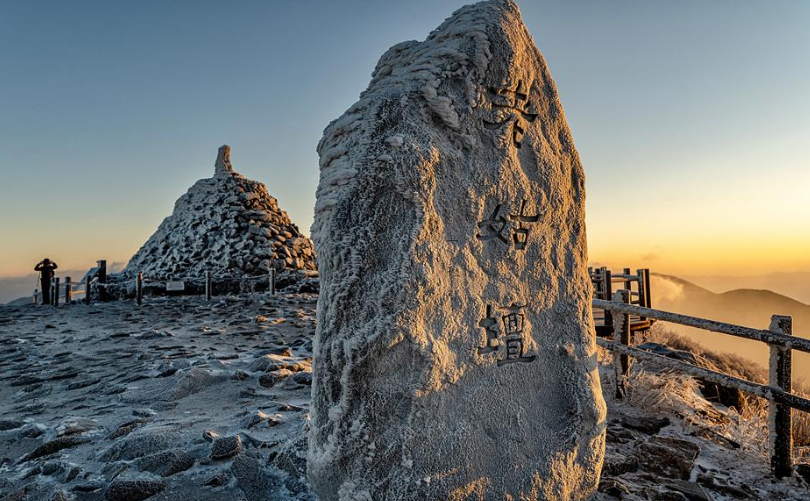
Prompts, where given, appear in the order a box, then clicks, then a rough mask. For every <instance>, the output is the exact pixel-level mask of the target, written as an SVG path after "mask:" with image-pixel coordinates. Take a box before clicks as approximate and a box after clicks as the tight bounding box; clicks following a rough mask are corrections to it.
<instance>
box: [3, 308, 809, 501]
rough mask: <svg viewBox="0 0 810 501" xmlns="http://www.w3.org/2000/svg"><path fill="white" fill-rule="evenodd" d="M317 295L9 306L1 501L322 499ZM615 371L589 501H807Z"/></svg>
mask: <svg viewBox="0 0 810 501" xmlns="http://www.w3.org/2000/svg"><path fill="white" fill-rule="evenodd" d="M316 299H317V296H316V295H314V294H278V295H276V296H272V295H270V294H245V295H240V296H225V297H217V298H215V300H214V301H211V302H206V301H204V300H202V299H201V298H199V297H159V298H153V297H148V298H146V300H145V302H144V304H143V306H142V307H140V308H138V307H136V306H135V305H134V303H133V302H132V301H118V302H110V303H98V304H94V305H91V306H89V307H88V306H85V305H81V304H75V305H68V306H61V307H59V308H53V307H37V306H33V305H29V306H25V307H7V308H0V501H12V500H13V501H56V500H71V501H109V500H113V501H114V500H122V501H134V500H142V499H148V500H149V501H221V500H230V501H289V500H315V499H316V497H315V495H314V494H313V493H312V491H311V488H310V485H309V482H308V480H307V479H306V455H307V434H308V432H309V422H310V417H309V414H310V384H311V382H312V372H311V367H312V365H311V357H312V339H313V334H314V330H315V324H316V320H315V302H316ZM604 355H605V353H602V352H600V357H603V356H604ZM613 370H614V369H613V365H612V363H611V362H610V360H604V359H603V360H601V363H600V372H601V374H602V384H603V385H604V386H605V391H604V393H605V395H606V397H607V398H608V418H607V451H606V457H605V462H604V465H603V468H602V477H601V482H600V484H599V490H598V492H597V494H596V497H595V499H596V501H616V500H629V501H649V500H656V501H658V500H678V501H683V500H692V501H695V500H701V501H705V500H713V501H731V500H765V499H767V500H795V501H799V500H806V499H808V496H810V490H808V489H807V484H806V483H804V482H803V481H802V480H801V478H800V477H799V476H798V475H797V476H794V477H792V478H787V479H782V480H777V479H775V478H774V477H772V476H771V475H770V474H769V472H768V459H767V457H766V456H764V455H762V454H761V451H759V450H756V449H753V448H752V447H751V444H750V443H746V442H743V441H742V439H741V438H740V437H734V436H731V439H729V438H726V437H725V436H723V435H722V434H721V433H720V431H721V430H720V429H719V428H718V427H717V425H715V424H713V423H715V422H718V421H721V420H723V419H729V418H730V417H732V416H733V414H732V413H729V412H728V411H727V409H724V408H723V407H722V406H717V405H716V404H712V403H709V402H706V401H705V400H702V399H701V398H700V397H699V395H697V394H695V396H694V398H695V401H693V402H690V403H689V405H681V404H680V403H677V402H676V405H670V406H669V407H670V408H675V409H676V412H671V411H667V410H666V408H663V409H662V408H661V406H660V405H651V403H650V402H651V400H654V401H660V402H663V404H666V402H667V401H668V400H671V399H672V398H673V394H672V393H671V390H669V389H667V388H666V387H662V389H660V391H659V390H656V389H655V386H657V385H658V383H660V382H661V381H664V379H663V377H664V375H663V374H662V375H661V376H660V377H658V379H655V380H654V381H658V383H656V384H655V385H650V384H649V379H650V378H651V377H653V376H648V377H646V378H643V377H640V375H639V373H636V374H634V376H635V377H634V382H635V383H634V384H635V386H634V388H636V391H635V393H631V395H636V396H635V397H633V398H629V399H628V400H626V401H623V402H619V401H616V400H614V399H613V398H612V395H613V393H614V388H613V383H612V379H611V378H612V375H613ZM668 378H669V376H668ZM670 384H671V385H673V384H674V385H675V386H677V387H682V386H684V385H681V384H677V382H675V383H670ZM686 386H688V385H686ZM656 392H657V393H656ZM644 394H651V395H652V396H653V397H654V398H653V399H646V398H645V399H642V398H640V397H641V396H642V395H644ZM664 407H666V405H664ZM690 407H695V408H696V412H691V413H690ZM742 424H744V423H742ZM425 499H427V498H425Z"/></svg>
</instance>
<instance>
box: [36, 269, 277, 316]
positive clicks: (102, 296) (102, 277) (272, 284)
mask: <svg viewBox="0 0 810 501" xmlns="http://www.w3.org/2000/svg"><path fill="white" fill-rule="evenodd" d="M99 264H100V266H99V267H98V268H93V269H91V270H90V271H89V272H88V273H87V275H85V277H84V280H83V281H81V282H72V281H71V278H70V277H66V278H65V281H64V282H63V283H62V282H61V281H60V279H59V278H58V277H57V278H53V279H51V284H50V304H51V305H53V306H59V302H60V301H61V299H62V298H64V301H65V304H70V303H71V302H72V301H73V299H74V296H77V295H83V296H84V297H83V298H82V299H83V301H84V303H85V304H88V305H89V304H90V302H91V297H92V296H93V290H94V289H95V290H96V295H97V297H98V299H99V300H100V301H105V300H108V299H111V298H112V294H110V293H109V292H108V290H107V289H108V288H109V287H121V283H120V282H119V283H108V282H107V274H106V261H99ZM98 270H103V273H98ZM276 276H277V272H276V269H275V268H271V269H270V271H269V272H268V274H267V275H260V276H255V277H239V278H238V277H219V278H217V280H219V281H236V282H239V283H240V285H241V284H244V283H251V284H252V283H254V282H257V281H267V290H268V291H269V292H270V293H271V294H273V295H275V293H276ZM214 278H215V277H214V276H213V275H212V273H211V272H210V271H206V272H205V275H204V277H202V278H200V277H197V278H189V277H185V278H184V280H182V281H179V282H182V283H184V284H185V283H190V284H194V285H196V286H197V287H199V286H200V285H202V288H203V291H204V295H205V299H206V300H207V301H210V300H211V299H212V297H213V291H214ZM170 283H172V281H171V280H169V281H166V280H159V279H150V278H148V277H144V276H143V273H138V275H136V276H135V302H136V304H137V305H138V306H141V305H142V304H143V296H144V284H146V285H148V286H150V287H162V288H165V289H166V290H167V291H168V290H169V288H168V284H170ZM77 285H82V286H83V288H82V289H77V288H76V286H77ZM252 287H253V286H252V285H251V290H252ZM40 296H41V294H39V293H38V292H37V291H34V298H33V300H34V303H38V302H39V301H38V299H39V297H40Z"/></svg>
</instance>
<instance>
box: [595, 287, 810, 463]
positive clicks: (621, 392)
mask: <svg viewBox="0 0 810 501" xmlns="http://www.w3.org/2000/svg"><path fill="white" fill-rule="evenodd" d="M593 307H594V308H601V309H603V310H605V311H606V312H610V313H611V314H613V315H614V317H618V318H614V322H613V340H612V341H609V340H607V339H601V338H597V339H596V342H597V344H598V345H599V346H601V347H603V348H605V349H608V350H611V351H613V352H614V353H615V354H616V363H617V365H616V372H617V374H616V398H619V399H621V398H623V397H624V396H625V394H626V388H627V386H628V385H629V376H630V357H636V358H639V359H641V360H644V361H647V362H650V363H653V364H656V365H659V366H663V367H664V368H666V369H671V370H674V371H677V372H682V373H684V374H687V375H690V376H694V377H698V378H702V379H705V380H707V381H710V382H713V383H716V384H719V385H723V386H727V387H731V388H736V389H738V390H741V391H743V392H746V393H749V394H752V395H755V396H757V397H760V398H764V399H766V400H768V402H769V408H768V412H769V419H768V427H769V432H770V433H769V446H770V457H771V461H770V462H771V471H772V472H773V474H774V475H775V476H776V477H777V478H783V477H786V476H789V475H791V474H792V472H793V435H792V433H793V421H792V416H791V409H797V410H800V411H804V412H808V413H810V400H808V399H806V398H803V397H800V396H798V395H796V394H794V393H791V368H792V351H793V350H798V351H802V352H805V353H810V339H804V338H800V337H794V336H793V321H792V319H791V317H789V316H782V315H773V316H772V317H771V324H770V326H769V328H768V330H761V329H752V328H749V327H743V326H741V325H734V324H728V323H724V322H717V321H714V320H707V319H703V318H697V317H691V316H688V315H681V314H679V313H672V312H668V311H661V310H655V309H652V308H646V307H643V306H636V305H632V304H630V292H629V291H627V290H625V289H623V290H619V291H616V293H615V294H614V295H613V300H612V301H606V300H604V299H594V300H593ZM631 315H637V316H640V317H644V318H651V319H655V320H660V321H663V322H670V323H674V324H679V325H685V326H689V327H694V328H697V329H703V330H707V331H711V332H719V333H722V334H727V335H730V336H736V337H740V338H745V339H751V340H754V341H760V342H763V343H765V344H767V345H768V346H769V348H770V360H769V371H768V374H769V376H768V377H769V381H768V384H767V385H764V384H758V383H754V382H751V381H747V380H744V379H740V378H737V377H734V376H731V375H729V374H725V373H722V372H717V371H713V370H710V369H706V368H703V367H698V366H696V365H692V364H690V363H686V362H683V361H680V360H675V359H672V358H667V357H665V356H663V355H658V354H655V353H652V352H649V351H646V350H642V349H639V348H635V347H633V336H632V330H631V329H630V316H631Z"/></svg>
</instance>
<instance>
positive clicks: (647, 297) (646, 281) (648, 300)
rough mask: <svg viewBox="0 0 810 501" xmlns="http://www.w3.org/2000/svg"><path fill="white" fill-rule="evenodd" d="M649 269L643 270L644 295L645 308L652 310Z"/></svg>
mask: <svg viewBox="0 0 810 501" xmlns="http://www.w3.org/2000/svg"><path fill="white" fill-rule="evenodd" d="M651 290H652V289H650V269H649V268H644V293H645V303H646V304H645V305H644V307H645V308H652V294H651V293H650V291H651Z"/></svg>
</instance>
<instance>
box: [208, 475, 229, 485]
mask: <svg viewBox="0 0 810 501" xmlns="http://www.w3.org/2000/svg"><path fill="white" fill-rule="evenodd" d="M228 478H229V476H228V472H226V471H218V472H216V473H214V474H213V475H211V476H210V477H208V478H207V479H206V480H205V482H203V485H208V486H211V487H220V486H223V485H225V484H227V483H228Z"/></svg>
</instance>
